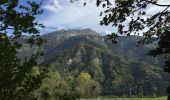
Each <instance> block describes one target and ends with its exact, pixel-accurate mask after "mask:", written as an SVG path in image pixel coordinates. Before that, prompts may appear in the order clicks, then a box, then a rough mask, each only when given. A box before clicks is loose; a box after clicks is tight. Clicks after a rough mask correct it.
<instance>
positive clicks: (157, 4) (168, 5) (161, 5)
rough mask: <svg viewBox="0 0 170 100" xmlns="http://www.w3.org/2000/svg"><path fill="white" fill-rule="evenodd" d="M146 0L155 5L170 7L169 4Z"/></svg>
mask: <svg viewBox="0 0 170 100" xmlns="http://www.w3.org/2000/svg"><path fill="white" fill-rule="evenodd" d="M146 2H148V3H151V4H154V5H156V6H161V7H170V4H168V5H165V4H158V3H156V2H153V1H148V0H146Z"/></svg>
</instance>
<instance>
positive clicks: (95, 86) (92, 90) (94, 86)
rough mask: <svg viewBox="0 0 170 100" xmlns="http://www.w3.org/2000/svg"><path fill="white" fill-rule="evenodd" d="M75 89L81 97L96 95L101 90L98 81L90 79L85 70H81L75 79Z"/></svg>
mask: <svg viewBox="0 0 170 100" xmlns="http://www.w3.org/2000/svg"><path fill="white" fill-rule="evenodd" d="M75 89H76V90H77V91H78V93H80V96H81V97H85V98H87V97H92V96H94V97H97V96H98V95H99V94H100V92H101V86H100V84H99V83H98V82H96V81H94V80H92V79H91V76H90V75H89V74H88V73H86V72H81V73H80V75H79V76H78V77H77V80H76V87H75Z"/></svg>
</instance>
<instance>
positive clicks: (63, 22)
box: [40, 0, 114, 34]
mask: <svg viewBox="0 0 170 100" xmlns="http://www.w3.org/2000/svg"><path fill="white" fill-rule="evenodd" d="M95 3H96V2H95V1H92V2H89V3H88V4H87V5H86V6H85V7H84V6H83V0H82V1H81V0H80V1H79V2H74V3H70V2H69V0H47V1H45V2H44V5H43V6H42V7H43V9H44V11H45V12H44V14H43V15H42V18H40V22H42V23H43V24H44V25H45V26H46V29H45V31H44V32H45V33H48V32H51V31H56V30H62V29H65V30H67V29H84V28H91V29H93V30H95V31H97V32H99V33H103V34H104V33H109V32H110V31H112V30H114V28H113V27H110V26H107V27H106V26H100V25H99V22H100V20H101V17H99V14H100V12H101V11H102V10H103V9H102V8H100V7H96V4H95Z"/></svg>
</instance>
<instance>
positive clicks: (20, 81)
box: [0, 0, 44, 100]
mask: <svg viewBox="0 0 170 100" xmlns="http://www.w3.org/2000/svg"><path fill="white" fill-rule="evenodd" d="M40 5H41V3H36V2H30V1H29V0H27V1H24V3H23V1H22V0H1V1H0V80H1V81H0V99H2V100H20V99H21V100H23V99H27V97H28V96H29V94H30V93H31V92H32V91H34V90H36V89H38V88H39V87H40V85H41V80H42V79H43V77H44V74H43V73H42V72H41V71H40V72H38V71H39V70H38V68H35V66H37V62H36V58H37V57H38V56H39V55H41V54H42V53H41V52H37V53H36V54H33V55H31V56H30V58H28V59H25V60H24V61H23V62H21V59H19V58H18V57H17V51H18V49H20V48H21V47H22V45H21V43H19V42H17V39H19V38H20V37H21V36H22V34H23V33H25V34H28V35H30V38H29V39H28V41H27V43H28V44H30V45H31V46H33V45H38V46H41V45H42V44H43V43H44V40H43V39H42V38H41V37H40V35H39V30H38V27H42V28H44V26H43V25H42V24H39V23H37V22H36V16H37V15H39V14H41V13H42V10H40ZM8 35H11V36H8ZM34 72H35V74H33V73H34Z"/></svg>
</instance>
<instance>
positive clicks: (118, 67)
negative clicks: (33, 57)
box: [20, 29, 170, 97]
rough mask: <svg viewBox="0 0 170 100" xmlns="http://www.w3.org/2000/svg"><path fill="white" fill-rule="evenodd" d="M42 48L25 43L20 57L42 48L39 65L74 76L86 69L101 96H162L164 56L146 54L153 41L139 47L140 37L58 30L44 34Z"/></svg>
mask: <svg viewBox="0 0 170 100" xmlns="http://www.w3.org/2000/svg"><path fill="white" fill-rule="evenodd" d="M43 38H45V39H47V41H48V42H47V44H45V45H44V46H43V48H38V47H34V50H32V49H29V47H28V46H27V45H24V46H23V48H22V49H21V50H20V54H21V56H23V55H26V54H29V53H30V52H33V51H34V52H35V51H37V50H39V49H41V50H42V49H43V50H44V52H45V56H44V58H41V59H40V60H39V63H40V66H48V68H50V69H51V70H54V71H57V72H60V73H61V74H64V73H65V74H66V73H71V74H73V75H74V76H75V77H77V76H78V75H79V74H80V73H81V72H87V73H89V74H90V75H91V77H92V79H93V80H95V81H97V82H99V83H100V84H101V87H102V91H101V94H100V95H102V96H141V97H142V96H162V95H166V93H165V91H166V87H167V86H168V85H169V83H170V82H169V80H170V77H169V75H168V74H167V73H165V72H163V71H162V68H161V67H160V66H162V65H163V62H164V59H163V56H159V57H157V58H154V57H151V56H148V55H146V54H147V53H148V51H150V50H152V49H154V48H155V44H150V45H148V44H144V45H140V46H138V45H139V44H138V41H140V40H142V39H143V37H139V36H122V37H118V44H113V43H112V42H110V41H106V38H107V37H106V36H101V35H100V34H98V33H96V32H95V31H93V30H91V29H83V30H78V29H74V30H61V31H56V32H52V33H49V34H45V35H43Z"/></svg>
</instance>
